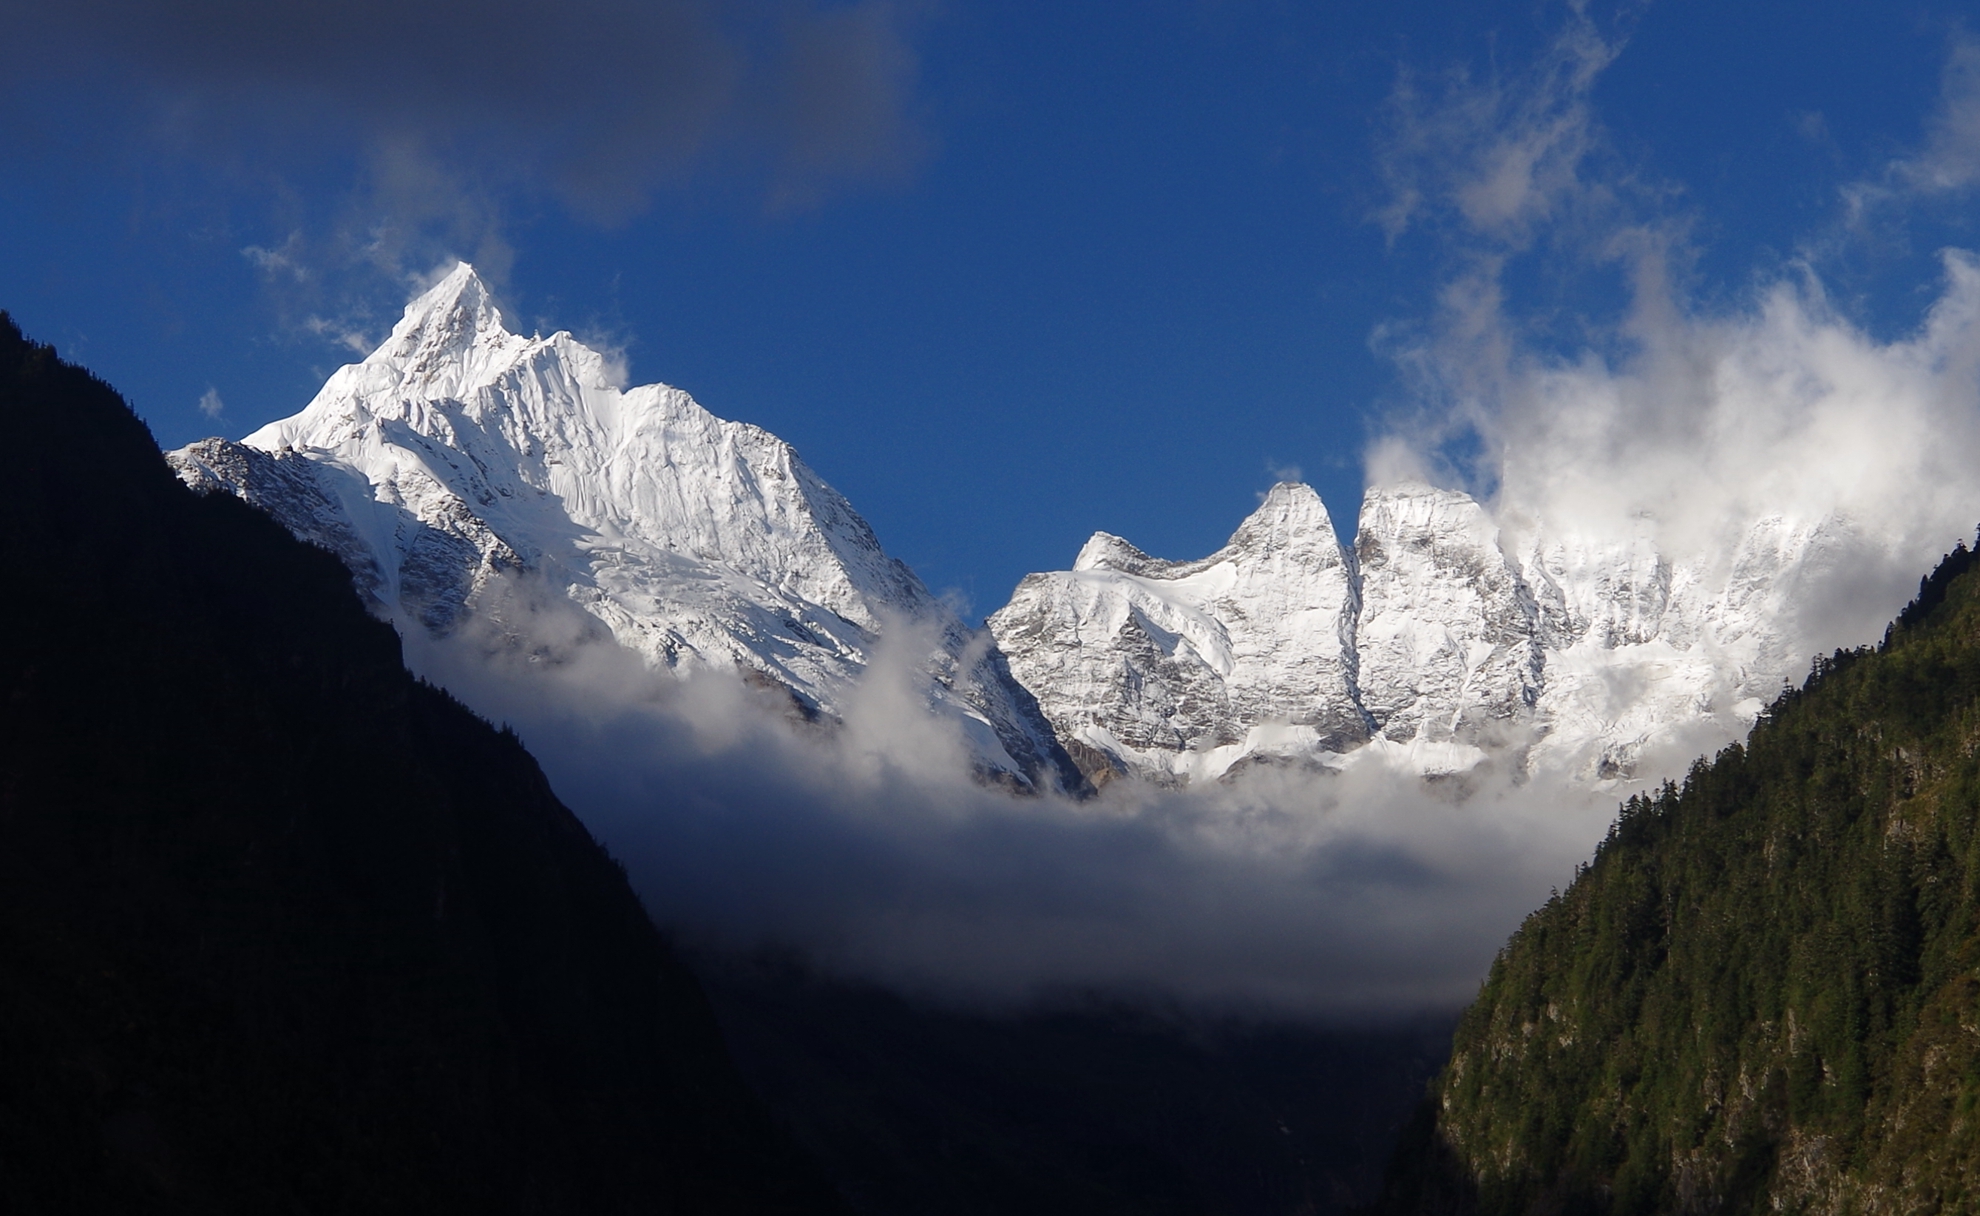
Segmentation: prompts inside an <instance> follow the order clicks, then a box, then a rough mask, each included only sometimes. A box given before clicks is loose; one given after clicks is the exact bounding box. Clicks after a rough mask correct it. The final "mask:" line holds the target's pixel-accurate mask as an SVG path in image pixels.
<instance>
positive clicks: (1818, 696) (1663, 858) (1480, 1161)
mask: <svg viewBox="0 0 1980 1216" xmlns="http://www.w3.org/2000/svg"><path fill="white" fill-rule="evenodd" d="M1975 564H1976V559H1975V556H1974V554H1972V553H1970V552H1968V551H1967V550H1966V549H1964V548H1961V549H1959V550H1957V551H1955V552H1954V553H1953V554H1952V556H1950V557H1949V558H1947V559H1946V561H1945V562H1944V564H1943V565H1942V566H1941V567H1940V569H1939V570H1938V571H1936V572H1935V573H1934V574H1933V575H1932V576H1931V577H1930V578H1928V579H1927V580H1925V582H1924V584H1923V585H1922V586H1921V589H1920V593H1919V597H1918V599H1917V600H1916V601H1915V602H1914V603H1913V604H1912V605H1911V607H1909V608H1908V609H1906V611H1905V612H1904V614H1903V615H1902V616H1901V617H1900V618H1899V620H1898V621H1897V622H1896V623H1895V624H1894V625H1893V626H1892V628H1891V630H1890V632H1889V634H1888V636H1887V637H1886V640H1885V642H1884V643H1883V645H1881V646H1880V647H1878V648H1876V649H1875V650H1874V651H1870V650H1865V651H1858V652H1853V653H1838V654H1836V655H1835V656H1833V657H1832V658H1830V659H1827V660H1824V661H1822V662H1820V663H1818V664H1817V665H1816V669H1815V671H1814V673H1813V674H1812V676H1811V677H1810V679H1809V681H1808V683H1807V685H1806V686H1805V687H1804V688H1802V689H1801V690H1799V691H1796V692H1791V693H1788V694H1785V695H1783V696H1782V698H1781V699H1780V700H1779V701H1778V702H1777V703H1776V704H1775V705H1774V707H1773V708H1772V710H1771V711H1770V713H1769V714H1768V716H1767V718H1766V719H1765V720H1764V721H1763V722H1762V723H1761V724H1760V725H1759V726H1758V727H1757V728H1756V729H1755V730H1754V732H1753V734H1752V737H1751V738H1750V739H1749V740H1748V742H1747V744H1746V746H1744V747H1737V746H1735V747H1732V748H1729V749H1727V750H1726V751H1725V752H1723V753H1721V754H1720V755H1719V756H1718V758H1717V759H1716V760H1714V761H1713V762H1711V763H1709V764H1705V763H1701V764H1700V765H1698V766H1697V767H1696V768H1694V769H1693V771H1692V773H1691V774H1690V776H1689V777H1688V778H1687V779H1686V780H1685V782H1684V784H1683V785H1682V786H1681V787H1680V786H1667V787H1665V788H1664V789H1663V790H1662V791H1660V792H1659V793H1657V794H1656V795H1654V796H1651V797H1638V798H1634V799H1632V800H1630V801H1629V802H1628V803H1627V804H1626V805H1625V806H1624V807H1623V808H1622V812H1621V815H1620V817H1619V819H1618V821H1617V823H1616V824H1615V826H1614V828H1613V830H1612V831H1611V833H1610V835H1609V838H1608V840H1607V841H1606V842H1605V843H1604V844H1603V845H1602V847H1601V849H1600V850H1599V852H1598V853H1597V855H1596V856H1595V858H1594V860H1593V861H1592V863H1591V864H1590V865H1589V866H1588V867H1587V868H1586V869H1585V870H1584V871H1583V872H1582V873H1580V874H1579V875H1578V876H1577V878H1576V879H1575V881H1574V882H1573V884H1572V885H1571V886H1570V887H1569V888H1568V889H1567V890H1566V891H1564V892H1561V893H1560V894H1559V895H1557V896H1556V897H1555V898H1553V899H1551V900H1550V901H1549V902H1548V903H1547V905H1546V906H1545V907H1544V908H1542V909H1541V910H1539V911H1538V912H1536V913H1534V914H1533V915H1532V916H1531V917H1530V918H1529V919H1528V920H1527V922H1526V924H1525V925H1524V926H1523V927H1522V928H1521V929H1520V930H1519V932H1518V933H1517V934H1516V935H1515V936H1514V937H1513V939H1512V941H1511V943H1510V944H1509V945H1507V947H1506V948H1505V950H1504V951H1503V952H1502V953H1501V955H1500V957H1499V959H1498V961H1497V963H1496V964H1495V965H1494V966H1493V968H1492V972H1491V975H1490V978H1489V979H1488V980H1487V982H1486V983H1485V985H1484V988H1483V990H1482V991H1481V993H1480V995H1479V998H1478V1001H1477V1003H1476V1004H1475V1005H1474V1006H1473V1007H1472V1008H1471V1009H1470V1010H1469V1012H1468V1013H1467V1014H1466V1015H1465V1017H1464V1019H1463V1021H1462V1023H1461V1024H1460V1027H1459V1030H1458V1033H1457V1036H1456V1041H1455V1045H1454V1051H1453V1054H1452V1058H1451V1061H1450V1063H1449V1065H1448V1066H1447V1068H1446V1070H1445V1072H1444V1074H1443V1076H1442V1078H1441V1080H1440V1082H1439V1084H1438V1086H1437V1088H1436V1091H1435V1093H1434V1101H1433V1102H1432V1104H1431V1107H1430V1109H1429V1110H1427V1111H1426V1114H1425V1117H1424V1119H1423V1120H1422V1122H1421V1124H1420V1126H1419V1128H1418V1131H1417V1134H1416V1136H1415V1138H1414V1140H1413V1142H1412V1143H1411V1144H1410V1145H1408V1146H1407V1147H1406V1148H1405V1150H1404V1153H1403V1154H1402V1155H1401V1156H1400V1157H1399V1158H1398V1161H1397V1163H1396V1167H1395V1169H1394V1171H1393V1174H1392V1180H1391V1187H1390V1190H1389V1193H1388V1196H1387V1204H1386V1206H1387V1207H1388V1208H1389V1209H1390V1210H1392V1211H1398V1212H1469V1211H1477V1212H1481V1213H1528V1212H1535V1213H1537V1212H1550V1213H1551V1212H1615V1213H1644V1212H1678V1213H1708V1212H1727V1213H1743V1212H1760V1211H1785V1212H1808V1213H1829V1212H1864V1213H1872V1212H1876V1213H1883V1212H1889V1213H1927V1212H1947V1213H1951V1212H1971V1211H1975V1210H1980V570H1975V569H1973V567H1974V566H1975Z"/></svg>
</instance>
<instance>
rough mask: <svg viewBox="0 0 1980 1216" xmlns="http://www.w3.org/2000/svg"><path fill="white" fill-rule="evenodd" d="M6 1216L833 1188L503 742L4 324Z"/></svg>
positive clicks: (282, 547)
mask: <svg viewBox="0 0 1980 1216" xmlns="http://www.w3.org/2000/svg"><path fill="white" fill-rule="evenodd" d="M0 423H4V426H5V432H6V434H7V436H8V442H9V449H10V451H11V452H12V453H13V455H14V457H15V459H14V460H13V461H12V462H10V469H9V473H8V476H7V478H6V479H5V486H4V491H0V494H4V498H0V568H4V569H5V570H7V571H8V573H9V579H10V583H9V587H8V589H7V594H6V596H5V597H4V608H0V612H4V614H5V615H4V620H5V630H6V636H7V637H8V639H9V642H10V645H9V646H8V647H7V649H6V652H5V654H4V657H0V672H4V680H5V683H4V688H5V696H4V699H0V701H3V704H4V708H0V740H4V743H0V1210H4V1211H7V1212H9V1213H41V1212H51V1213H52V1212H104V1211H118V1212H199V1213H210V1212H241V1213H249V1212H252V1213H264V1212H325V1213H329V1212H339V1213H341V1212H370V1211H404V1212H454V1211H460V1212H477V1213H479V1212H516V1213H525V1212H527V1213H538V1212H541V1213H564V1212H569V1213H615V1212H633V1211H638V1212H709V1213H730V1212H739V1213H755V1212H761V1213H772V1212H776V1213H799V1212H835V1211H838V1210H840V1209H839V1207H838V1204H837V1201H836V1200H835V1199H834V1198H833V1197H832V1195H831V1194H830V1193H829V1190H828V1189H827V1188H826V1187H825V1186H824V1184H822V1183H821V1182H819V1181H818V1180H817V1179H816V1177H815V1176H814V1174H813V1172H812V1170H811V1167H810V1166H809V1165H808V1164H807V1163H806V1162H805V1161H804V1160H803V1159H802V1158H801V1157H800V1156H799V1155H798V1153H797V1152H796V1150H795V1149H794V1148H792V1147H790V1146H789V1144H788V1142H787V1140H786V1138H785V1137H784V1136H783V1135H782V1133H781V1132H779V1131H778V1130H777V1129H776V1128H775V1127H773V1126H772V1125H771V1124H770V1122H769V1120H768V1118H767V1116H766V1115H765V1114H764V1113H763V1112H762V1111H761V1110H760V1108H759V1107H758V1106H757V1104H756V1102H755V1100H754V1099H753V1098H752V1097H751V1096H750V1095H749V1094H748V1093H747V1092H746V1091H745V1090H744V1089H743V1088H742V1086H741V1084H740V1082H739V1081H738V1080H737V1078H736V1076H735V1074H734V1071H733V1069H732V1067H731V1066H730V1064H729V1063H728V1060H727V1058H726V1056H725V1054H724V1052H723V1049H722V1047H721V1045H720V1042H719V1040H718V1037H717V1034H716V1031H715V1027H714V1025H713V1022H712V1020H711V1018H710V1015H709V1013H708V1009H707V1006H706V1002H705V1000H704V999H703V997H702V995H701V993H700V990H699V988H698V987H697V986H696V984H695V983H694V981H693V980H692V978H691V977H690V976H689V975H688V974H687V973H686V971H685V970H684V969H683V968H682V967H681V966H680V965H679V964H678V963H677V962H676V961H675V959H674V957H673V956H672V953H671V951H670V950H669V948H668V947H667V945H666V943H665V942H664V941H663V940H662V938H661V937H660V935H659V934H658V933H657V932H656V931H655V930H654V929H653V927H652V925H651V923H650V922H649V921H648V920H647V918H646V916H645V913H644V911H643V910H642V909H641V907H640V906H639V903H638V901H637V899H636V898H635V897H634V896H633V894H632V891H631V889H630V888H629V887H628V886H627V884H626V882H625V878H624V875H623V873H622V872H621V871H620V870H619V868H618V867H617V866H616V865H615V864H614V863H613V862H612V861H611V859H610V858H608V857H607V856H606V855H605V853H604V852H603V850H602V849H600V848H599V847H598V846H597V845H596V844H595V843H594V842H593V841H592V839H591V837H590V836H589V834H588V833H587V832H586V831H585V829H584V827H583V826H582V825H581V824H580V823H579V822H578V821H577V819H576V818H574V817H573V816H572V815H571V814H570V812H569V811H568V810H566V809H565V808H564V807H563V806H562V805H560V804H559V803H558V802H557V800H556V798H555V796H554V795H553V794H552V793H551V791H550V789H549V786H548V784H547V783H546V782H545V780H544V778H543V776H542V774H541V772H540V771H539V770H538V769H537V767H536V765H535V763H534V761H532V760H531V759H530V757H529V756H528V754H527V753H526V752H524V750H523V748H522V746H521V744H520V743H519V742H518V741H517V740H516V738H515V736H514V735H513V734H512V733H509V732H497V731H496V730H494V729H492V728H491V727H489V726H488V725H487V724H486V723H484V722H482V721H480V720H479V719H477V718H475V717H474V716H473V715H472V714H470V713H468V712H467V711H466V710H464V709H463V708H462V707H461V706H460V705H459V704H457V703H456V702H454V701H453V700H452V698H450V697H448V696H447V695H446V694H444V693H442V692H440V691H438V690H436V689H433V688H431V687H429V686H426V685H423V684H421V683H419V682H418V681H416V680H414V679H413V678H412V677H411V676H410V675H408V674H407V673H406V671H405V670H404V668H403V666H402V664H401V662H400V655H399V648H398V639H397V637H396V635H395V634H393V632H392V631H391V629H390V628H389V627H387V626H385V625H383V624H381V623H379V622H378V621H375V620H373V619H371V618H370V617H369V616H367V615H366V614H365V612H364V611H363V609H362V608H361V607H360V605H359V604H358V602H357V599H356V597H355V595H354V594H353V592H352V588H351V581H350V575H349V572H348V571H347V570H345V569H344V567H343V566H342V565H341V564H340V563H339V562H338V561H337V560H336V559H335V558H333V557H332V556H330V555H329V554H327V553H325V552H322V551H320V550H316V549H312V548H310V547H308V546H305V545H303V544H300V543H299V542H297V541H295V540H293V539H292V538H291V537H290V536H289V535H288V534H287V533H286V532H285V531H284V530H283V529H282V528H281V527H280V526H279V525H277V524H275V523H274V522H272V521H271V520H269V519H268V518H266V517H265V516H263V515H261V514H260V513H259V512H257V511H255V510H253V509H252V508H250V507H247V506H245V505H243V504H241V503H239V502H237V501H235V500H233V499H231V498H228V497H225V496H219V495H216V496H211V497H208V498H199V497H196V496H195V495H193V494H192V493H191V492H189V491H187V490H186V489H185V488H184V487H182V486H181V485H180V484H179V482H178V480H177V479H176V478H175V477H174V476H173V475H172V474H171V473H170V472H169V471H168V470H167V468H166V466H165V464H164V462H163V460H162V459H161V458H160V456H159V454H158V451H157V448H156V446H155V444H154V443H153V441H152V439H151V436H150V434H149V433H148V430H147V428H146V427H145V426H144V425H143V423H141V422H140V421H138V420H137V419H136V418H135V417H134V416H133V415H132V414H131V413H130V411H129V410H128V409H127V408H126V407H125V405H124V404H123V402H122V401H121V400H120V399H119V398H118V397H117V396H116V394H115V393H114V392H112V391H111V390H110V389H109V387H108V386H106V385H105V384H103V383H102V382H101V381H100V380H97V379H95V378H94V377H92V376H90V375H89V374H88V373H86V372H84V371H82V370H80V369H77V368H74V367H71V366H68V365H66V364H64V363H62V362H61V361H60V360H59V359H58V358H57V357H56V356H55V352H54V351H53V350H52V348H50V347H47V346H43V345H39V344H35V343H31V342H29V341H27V340H26V339H25V338H24V337H23V336H22V334H21V332H20V331H19V329H18V328H17V327H16V326H15V325H14V323H13V322H12V320H11V319H10V318H7V317H6V316H5V315H4V314H0Z"/></svg>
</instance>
